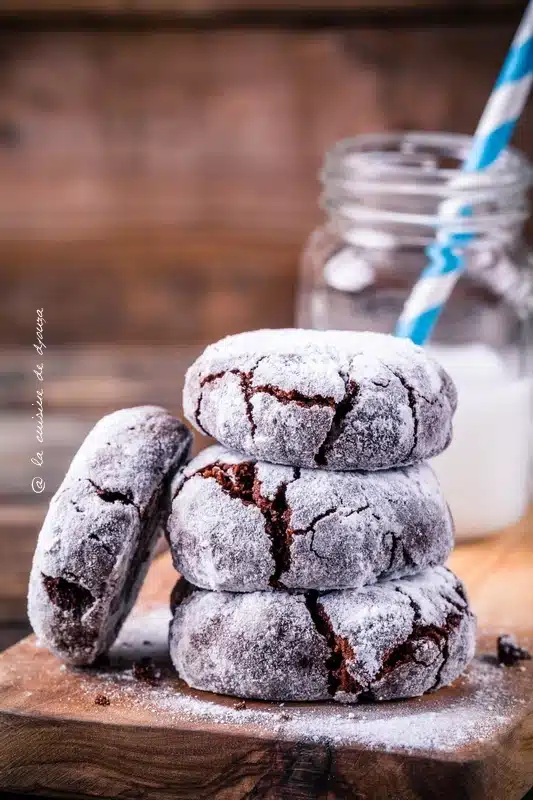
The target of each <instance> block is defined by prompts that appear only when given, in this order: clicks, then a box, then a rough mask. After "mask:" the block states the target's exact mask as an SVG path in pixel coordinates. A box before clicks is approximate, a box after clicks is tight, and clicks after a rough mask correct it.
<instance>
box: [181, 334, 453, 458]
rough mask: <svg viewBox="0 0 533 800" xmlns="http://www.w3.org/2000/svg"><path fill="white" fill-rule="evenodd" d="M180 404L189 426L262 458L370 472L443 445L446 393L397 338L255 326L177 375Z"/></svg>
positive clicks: (434, 372)
mask: <svg viewBox="0 0 533 800" xmlns="http://www.w3.org/2000/svg"><path fill="white" fill-rule="evenodd" d="M183 404H184V409H185V415H186V416H187V418H188V419H189V420H190V421H191V422H192V423H193V425H195V426H196V427H197V428H198V430H200V431H203V432H204V433H207V434H210V435H211V436H214V437H215V439H217V440H218V441H219V442H220V443H221V444H224V445H225V446H226V447H228V448H232V449H235V450H238V451H239V452H242V453H246V454H247V455H251V456H254V457H257V458H258V459H261V460H263V461H271V462H274V463H277V464H289V465H296V466H300V467H313V468H321V469H329V470H352V469H358V470H361V469H364V470H375V469H383V468H388V467H397V466H403V465H407V464H413V463H415V462H417V461H422V460H424V459H427V458H430V457H431V456H434V455H436V454H437V453H440V452H441V451H442V450H444V448H445V447H447V445H448V444H449V442H450V439H451V435H452V416H453V413H454V411H455V407H456V391H455V387H454V385H453V383H452V380H451V378H450V377H449V376H448V374H447V373H446V372H445V371H444V369H443V368H442V367H441V366H440V365H439V364H438V363H437V361H435V360H434V359H433V358H432V357H431V356H430V355H428V353H427V352H426V351H425V350H423V349H422V348H420V347H417V346H416V345H414V344H413V343H412V342H410V341H408V340H405V339H398V338H394V337H392V336H386V335H384V334H377V333H357V332H353V331H308V330H298V329H295V330H260V331H251V332H249V333H241V334H238V335H236V336H229V337H227V338H226V339H222V340H221V341H220V342H217V343H216V344H213V345H210V346H209V347H208V348H207V349H206V350H205V351H204V353H203V354H202V355H201V356H200V357H199V358H198V359H197V361H196V362H195V363H194V364H193V365H192V366H191V368H190V369H189V371H188V373H187V376H186V380H185V389H184V399H183Z"/></svg>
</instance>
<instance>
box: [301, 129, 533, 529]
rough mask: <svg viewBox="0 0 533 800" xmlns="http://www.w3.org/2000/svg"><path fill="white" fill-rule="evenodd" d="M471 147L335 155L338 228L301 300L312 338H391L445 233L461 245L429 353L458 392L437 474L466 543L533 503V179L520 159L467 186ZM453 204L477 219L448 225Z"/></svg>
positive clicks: (515, 156) (408, 141)
mask: <svg viewBox="0 0 533 800" xmlns="http://www.w3.org/2000/svg"><path fill="white" fill-rule="evenodd" d="M470 142H471V139H470V137H468V136H461V135H456V134H430V133H406V134H380V135H369V136H359V137H357V138H355V139H348V140H345V141H342V142H339V143H338V144H336V145H335V146H334V147H333V149H332V150H331V151H330V152H329V153H327V155H326V159H325V164H324V168H323V170H322V174H321V179H322V184H323V192H322V198H321V201H322V202H321V204H322V207H323V208H324V210H325V212H326V216H327V219H326V220H325V222H324V224H323V225H322V226H321V227H319V228H318V229H317V230H315V231H314V232H313V233H312V234H311V236H310V238H309V241H308V243H307V246H306V248H305V251H304V254H303V258H302V262H301V270H300V284H299V291H298V299H297V324H298V325H299V326H301V327H306V328H320V329H326V328H332V329H342V330H373V331H381V332H385V333H392V332H393V330H394V326H395V323H396V321H397V319H398V317H399V315H400V312H401V310H402V307H403V304H404V302H405V300H406V298H407V297H408V295H409V293H410V291H411V289H412V287H413V285H414V284H415V282H416V280H417V278H418V276H419V275H420V272H421V271H422V269H423V267H424V266H425V265H426V263H427V255H426V248H427V246H428V245H430V244H431V243H432V242H434V241H435V238H436V235H437V232H438V231H439V232H440V234H441V235H442V233H443V231H444V232H445V233H447V234H448V235H454V237H455V238H454V242H455V246H456V247H457V246H459V247H460V248H461V251H460V256H461V258H462V259H463V261H464V263H465V271H464V273H463V275H462V276H461V278H460V280H459V281H458V283H457V284H456V286H455V288H454V290H453V292H452V295H451V297H450V298H449V300H448V302H447V303H446V306H445V308H444V311H443V313H442V315H441V317H440V319H439V321H438V324H437V326H436V328H435V331H434V333H433V336H432V339H431V342H430V343H429V344H428V345H427V347H428V349H430V350H431V351H432V352H433V353H434V355H435V356H436V357H437V358H438V359H439V361H440V362H441V363H442V364H443V366H444V367H445V368H446V369H447V370H448V372H449V373H450V374H451V375H452V377H453V378H454V380H455V383H456V385H457V387H458V391H459V404H458V409H457V414H456V417H455V426H454V427H455V433H454V440H453V442H452V444H451V445H450V447H449V448H448V450H447V451H446V452H445V453H444V454H442V455H440V456H438V457H437V458H436V459H434V462H433V466H434V468H435V470H436V472H437V474H438V476H439V478H440V480H441V484H442V487H443V490H444V493H445V495H446V498H447V500H448V502H449V504H450V507H451V510H452V513H453V515H454V518H455V523H456V529H457V535H458V537H463V538H467V537H475V536H482V535H484V534H487V533H489V532H492V531H496V530H498V529H501V528H502V527H505V526H507V525H509V524H511V523H513V522H516V521H517V520H518V519H520V518H521V517H522V516H523V514H524V512H525V510H526V508H527V505H528V501H529V496H530V424H531V408H530V380H529V378H530V374H531V369H530V366H531V341H530V320H531V308H532V284H531V274H530V273H531V265H532V264H533V259H532V257H531V254H530V252H529V251H528V249H527V247H526V245H525V244H524V241H523V239H522V229H523V225H524V222H525V221H526V219H527V217H528V204H527V192H528V189H529V186H530V184H531V179H532V171H531V168H530V165H529V163H528V162H527V160H526V159H525V158H524V157H523V156H522V155H520V154H519V153H518V152H516V151H514V150H508V151H506V152H505V153H504V154H503V156H502V157H501V158H500V159H499V160H498V162H497V163H496V164H495V165H494V167H493V168H491V169H490V170H488V171H487V172H486V173H485V174H483V175H481V176H480V175H478V174H475V175H465V173H461V172H460V169H461V165H462V163H463V161H464V158H465V156H466V154H467V152H468V149H469V146H470ZM445 200H449V201H450V202H449V203H447V204H446V206H444V208H446V207H448V208H449V207H450V203H453V204H454V205H453V206H452V207H455V208H467V209H468V215H466V214H463V215H462V216H461V215H458V214H452V215H446V216H443V213H442V208H443V206H442V205H441V204H442V203H443V201H445ZM439 208H440V209H441V210H440V215H439ZM457 243H459V244H457Z"/></svg>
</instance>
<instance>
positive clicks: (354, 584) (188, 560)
mask: <svg viewBox="0 0 533 800" xmlns="http://www.w3.org/2000/svg"><path fill="white" fill-rule="evenodd" d="M455 404H456V395H455V389H454V386H453V384H452V382H451V380H450V378H449V377H448V375H447V374H446V373H445V372H444V370H443V369H442V368H441V367H440V366H439V365H438V364H437V363H436V362H435V361H434V360H433V359H432V358H431V357H430V356H429V355H427V354H426V353H425V351H423V350H422V349H420V348H418V347H415V346H414V345H413V344H411V343H410V342H408V341H404V340H398V339H394V338H392V337H387V336H383V335H379V334H368V333H351V332H350V333H349V332H334V331H328V332H320V331H301V330H276V331H256V332H251V333H246V334H240V335H237V336H233V337H229V338H227V339H224V340H222V341H221V342H219V343H217V344H215V345H212V346H210V347H208V348H207V350H206V351H205V352H204V353H203V355H202V356H201V357H200V358H199V359H198V360H197V361H196V362H195V363H194V364H193V366H192V367H191V368H190V370H189V372H188V374H187V378H186V384H185V393H184V407H185V413H186V416H187V417H188V419H189V420H190V421H191V422H192V423H193V424H194V425H195V426H196V427H197V428H198V429H199V430H201V431H203V432H205V433H207V434H210V435H212V436H214V437H215V438H216V439H217V440H218V441H219V442H220V443H221V445H215V446H214V447H209V448H208V449H206V450H205V451H203V452H202V453H201V454H200V455H199V456H197V457H196V458H195V459H193V461H191V462H190V463H189V464H188V466H187V467H186V468H185V469H184V470H183V471H182V472H181V473H180V474H179V476H178V478H177V479H176V481H175V484H174V487H173V499H172V512H171V515H170V518H169V523H168V531H169V538H170V545H171V549H172V555H173V559H174V564H175V566H176V568H177V569H178V571H179V572H180V573H181V574H182V575H183V576H184V578H185V579H186V581H184V580H182V581H181V582H179V583H178V586H177V589H176V591H175V594H174V620H173V623H172V624H171V632H170V651H171V657H172V660H173V662H174V664H175V666H176V668H177V670H178V672H179V674H180V675H181V677H182V678H184V680H185V681H187V683H189V684H190V685H191V686H193V687H195V688H197V689H204V690H210V691H214V692H219V693H223V694H232V695H238V696H241V697H247V698H259V699H264V700H324V699H330V698H333V699H335V700H340V701H344V702H356V701H357V700H360V699H392V698H397V697H408V696H415V695H420V694H422V693H424V692H426V691H430V690H434V689H437V688H439V687H440V686H443V685H446V684H448V683H450V682H451V681H453V680H454V679H455V678H456V677H457V676H458V675H459V674H460V673H461V672H462V670H463V669H464V667H465V665H466V664H467V663H468V662H469V660H470V659H471V657H472V655H473V651H474V642H475V619H474V616H473V614H472V613H471V611H470V609H469V607H468V604H467V601H466V598H465V595H464V590H463V587H462V584H461V582H460V581H459V580H458V579H457V578H456V577H455V575H453V573H451V572H450V571H449V570H447V569H445V568H444V567H443V566H442V564H443V563H444V561H445V560H446V558H447V556H448V554H449V552H450V549H451V547H452V543H453V525H452V521H451V518H450V514H449V511H448V508H447V505H446V502H445V500H444V498H443V497H442V494H441V492H440V489H439V486H438V483H437V481H436V478H435V476H434V474H433V472H432V471H431V468H430V467H429V466H428V465H427V464H425V463H423V462H424V459H427V458H430V457H432V456H434V455H436V454H437V453H440V452H441V451H442V450H443V449H444V448H445V447H446V446H447V445H448V443H449V441H450V438H451V423H452V416H453V412H454V410H455Z"/></svg>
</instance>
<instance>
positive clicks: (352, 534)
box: [168, 445, 453, 592]
mask: <svg viewBox="0 0 533 800" xmlns="http://www.w3.org/2000/svg"><path fill="white" fill-rule="evenodd" d="M215 466H217V467H218V470H217V469H213V467H215ZM252 480H253V484H252ZM173 497H174V499H173V502H172V513H171V515H170V518H169V521H168V533H169V539H170V546H171V551H172V555H173V559H174V564H175V566H176V569H177V570H178V571H179V572H180V573H181V574H182V575H184V576H185V577H186V578H187V580H188V581H190V582H191V583H193V584H194V585H196V586H199V587H201V588H204V589H212V590H218V591H232V592H235V591H239V592H251V591H256V590H265V589H270V588H279V587H285V588H291V589H320V590H328V589H342V588H358V587H359V586H363V585H367V584H372V583H375V582H376V581H378V580H381V579H390V578H397V577H402V576H404V575H411V574H414V573H416V572H419V571H420V570H422V569H425V568H426V567H431V566H437V565H440V564H443V563H444V562H445V560H446V558H447V557H448V555H449V553H450V551H451V548H452V545H453V524H452V520H451V517H450V513H449V510H448V507H447V505H446V502H445V500H444V498H443V496H442V493H441V491H440V488H439V485H438V482H437V479H436V477H435V475H434V473H433V471H432V470H431V468H430V467H429V466H428V465H427V464H417V465H414V466H410V467H405V468H402V469H396V470H387V471H380V472H331V471H329V472H328V471H323V470H305V469H301V470H300V469H297V468H296V469H295V468H292V467H286V466H280V465H275V464H269V463H266V462H256V461H255V459H250V458H246V456H243V455H240V454H238V453H235V452H232V451H229V450H226V449H225V448H224V447H222V446H219V445H215V446H213V447H208V448H207V449H206V450H204V451H203V452H202V453H200V455H198V456H197V457H196V458H194V459H193V460H192V461H191V462H190V463H189V464H188V465H187V467H185V468H184V470H182V472H181V473H180V474H179V475H178V476H177V477H176V481H175V486H174V487H173ZM265 501H266V502H265Z"/></svg>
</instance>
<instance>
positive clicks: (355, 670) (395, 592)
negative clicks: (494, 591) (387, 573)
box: [170, 567, 476, 703]
mask: <svg viewBox="0 0 533 800" xmlns="http://www.w3.org/2000/svg"><path fill="white" fill-rule="evenodd" d="M173 604H174V619H173V622H172V623H171V626H170V655H171V658H172V661H173V663H174V666H175V667H176V669H177V671H178V673H179V675H180V677H181V678H183V679H184V680H185V681H186V682H187V683H188V684H189V685H190V686H192V687H194V688H195V689H203V690H206V691H211V692H217V693H219V694H230V695H236V696H239V697H248V698H255V699H259V700H278V701H280V700H286V701H288V700H295V701H306V700H331V699H334V700H337V701H340V702H346V703H355V702H357V701H359V700H392V699H395V698H402V697H415V696H418V695H421V694H424V693H425V692H429V691H434V690H436V689H439V688H440V687H441V686H446V685H447V684H449V683H451V682H452V681H453V680H455V678H457V677H458V676H459V675H460V674H461V673H462V671H463V670H464V668H465V667H466V665H467V664H468V663H469V661H470V660H471V659H472V657H473V655H474V649H475V636H476V623H475V617H474V615H473V613H472V612H471V611H470V609H469V607H468V602H467V600H466V597H465V594H464V588H463V585H462V583H461V582H460V581H459V579H458V578H457V577H456V576H455V575H454V574H453V573H452V572H450V571H449V570H448V569H446V568H445V567H437V568H436V569H428V570H425V571H424V572H422V573H420V574H419V575H416V576H414V577H411V578H404V579H401V580H395V581H388V582H385V583H381V584H377V585H374V586H367V587H364V588H362V589H347V590H344V591H334V592H323V593H321V592H315V591H310V592H306V593H305V594H296V593H291V594H289V593H285V592H275V593H269V592H250V593H247V594H241V593H235V594H233V593H230V592H208V591H204V590H199V589H195V588H194V587H189V586H188V585H184V582H183V581H180V582H179V583H178V585H177V586H176V590H175V592H174V597H173Z"/></svg>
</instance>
